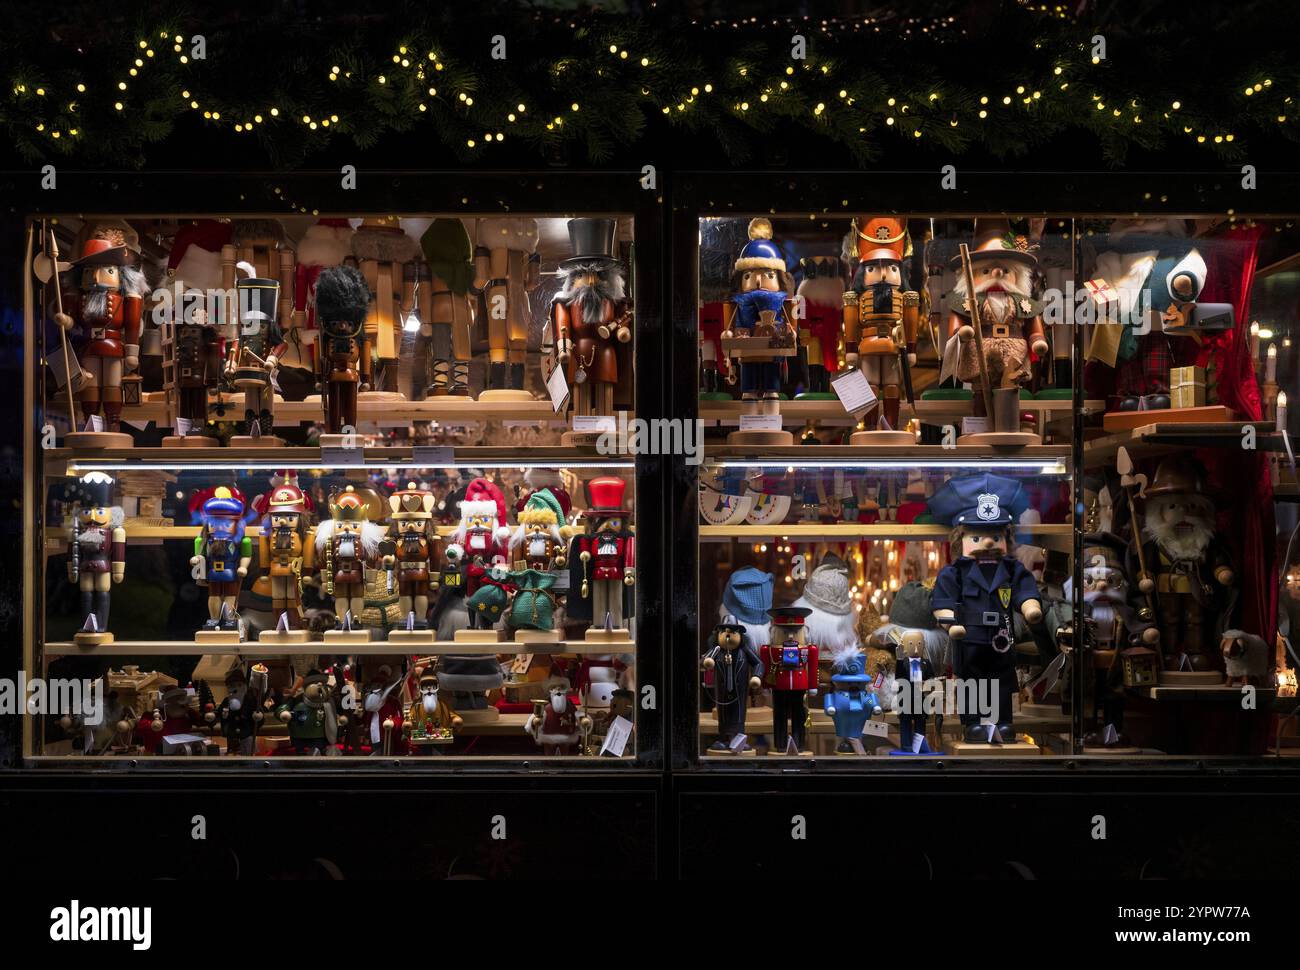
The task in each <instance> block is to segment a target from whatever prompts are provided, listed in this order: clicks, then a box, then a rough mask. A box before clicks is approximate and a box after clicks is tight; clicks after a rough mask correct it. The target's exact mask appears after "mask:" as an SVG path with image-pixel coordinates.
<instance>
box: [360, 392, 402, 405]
mask: <svg viewBox="0 0 1300 970" xmlns="http://www.w3.org/2000/svg"><path fill="white" fill-rule="evenodd" d="M405 400H406V395H405V394H403V393H402V392H401V391H359V392H358V393H357V401H358V403H360V402H362V401H364V402H366V403H370V402H373V401H379V402H384V401H388V402H393V401H405Z"/></svg>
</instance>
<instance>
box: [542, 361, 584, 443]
mask: <svg viewBox="0 0 1300 970" xmlns="http://www.w3.org/2000/svg"><path fill="white" fill-rule="evenodd" d="M546 392H547V393H548V394H550V395H551V407H553V408H554V409H555V413H556V414H559V413H560V411H562V410H564V405H565V404H567V403H568V401H569V382H568V381H567V380H565V378H564V368H563V367H557V368H555V370H553V371H552V372H551V376H550V377H548V378H547V379H546ZM574 430H575V431H576V430H577V429H576V428H575V429H574Z"/></svg>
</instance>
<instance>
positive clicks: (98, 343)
mask: <svg viewBox="0 0 1300 970" xmlns="http://www.w3.org/2000/svg"><path fill="white" fill-rule="evenodd" d="M134 258H135V257H134V256H133V254H132V253H131V251H130V250H129V249H128V248H127V244H126V240H125V237H124V235H123V234H122V232H121V231H120V230H114V229H113V228H111V227H109V228H106V229H105V230H104V232H103V234H102V235H97V236H93V237H92V238H90V239H87V240H86V243H85V245H84V246H83V247H82V251H81V257H80V258H79V259H77V260H76V261H75V262H73V263H72V264H71V268H72V271H73V272H74V273H77V274H80V278H81V279H80V287H79V289H78V290H77V291H76V292H75V293H71V294H68V295H67V296H64V295H63V293H62V292H60V294H59V300H60V303H59V312H57V313H55V315H54V321H55V323H57V324H58V325H59V326H60V327H62V328H63V329H64V330H65V331H71V330H72V328H73V326H74V325H76V326H78V327H79V331H80V343H79V346H78V347H77V351H78V356H79V357H80V359H81V367H82V370H83V371H84V372H85V375H88V377H86V378H85V383H84V384H83V385H82V387H81V390H80V391H78V392H77V398H78V400H79V401H80V402H81V421H82V423H83V424H84V425H87V426H88V427H87V428H86V430H83V431H73V432H71V433H69V434H68V435H67V437H66V439H65V440H66V444H67V445H68V446H69V447H72V448H130V447H131V445H132V440H131V436H130V435H129V434H126V433H124V432H123V431H122V378H123V376H124V375H127V374H132V373H134V372H135V371H136V369H137V368H138V367H139V363H140V328H141V317H142V314H143V307H144V304H143V298H144V295H145V294H146V293H147V292H148V291H149V286H148V283H147V282H146V281H145V277H144V274H143V273H142V272H140V271H139V270H138V269H136V268H134V266H133V265H132V262H133V260H134ZM56 262H57V260H56ZM85 375H83V376H85ZM70 418H71V419H72V421H73V422H74V423H75V421H76V416H75V415H70ZM101 418H102V421H103V427H102V428H95V427H94V424H95V422H97V421H99V420H100V419H101Z"/></svg>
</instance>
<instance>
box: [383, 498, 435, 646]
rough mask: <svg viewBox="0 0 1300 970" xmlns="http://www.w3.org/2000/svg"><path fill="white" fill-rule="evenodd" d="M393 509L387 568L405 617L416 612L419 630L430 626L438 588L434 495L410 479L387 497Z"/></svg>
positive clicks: (386, 558) (385, 562)
mask: <svg viewBox="0 0 1300 970" xmlns="http://www.w3.org/2000/svg"><path fill="white" fill-rule="evenodd" d="M388 504H389V506H390V507H391V508H392V522H393V525H392V535H393V538H394V540H395V548H394V549H393V551H392V552H391V553H390V554H388V555H386V556H384V560H383V564H384V568H385V569H392V570H394V572H395V573H396V577H395V578H396V579H397V602H398V606H399V607H400V609H401V611H402V615H403V616H407V615H408V614H411V613H414V614H415V626H416V629H419V630H423V629H427V627H428V619H427V617H428V613H429V591H430V590H432V589H437V588H438V566H437V554H438V533H437V531H436V530H435V529H434V526H433V508H434V506H435V505H436V504H437V499H436V498H435V497H434V494H433V493H432V492H430V491H429V490H428V489H425V488H420V487H419V486H418V485H416V483H415V482H408V483H407V485H406V488H404V489H399V490H398V491H396V492H394V493H393V494H392V495H390V496H389V497H388Z"/></svg>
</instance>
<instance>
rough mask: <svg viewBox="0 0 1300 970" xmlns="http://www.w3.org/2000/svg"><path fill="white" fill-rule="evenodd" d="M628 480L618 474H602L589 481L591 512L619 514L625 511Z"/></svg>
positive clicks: (588, 495) (588, 491)
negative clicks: (624, 496) (625, 493)
mask: <svg viewBox="0 0 1300 970" xmlns="http://www.w3.org/2000/svg"><path fill="white" fill-rule="evenodd" d="M625 491H627V482H625V481H623V479H621V478H619V477H618V476H616V475H600V476H598V477H596V478H593V479H592V480H591V481H589V482H588V483H587V497H588V499H589V501H590V506H591V507H590V509H589V511H591V512H596V513H605V514H607V515H608V514H612V515H617V514H621V513H622V512H623V493H624V492H625Z"/></svg>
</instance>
